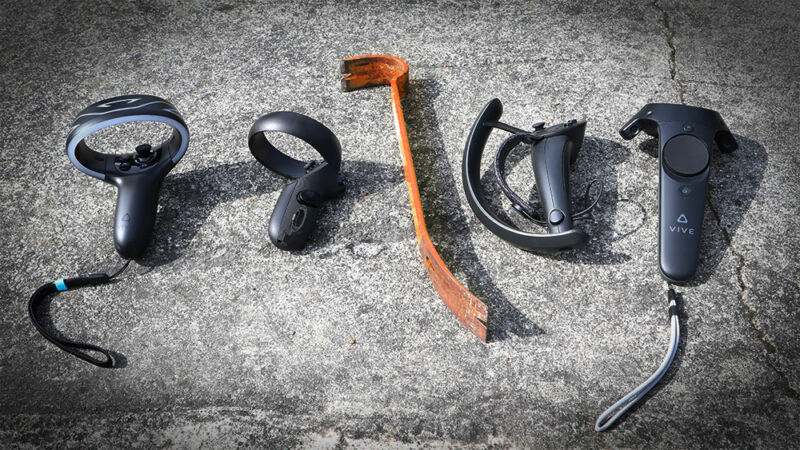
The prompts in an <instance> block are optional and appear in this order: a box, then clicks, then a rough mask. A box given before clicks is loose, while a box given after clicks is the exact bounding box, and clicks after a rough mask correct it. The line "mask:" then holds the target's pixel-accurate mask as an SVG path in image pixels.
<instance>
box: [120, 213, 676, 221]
mask: <svg viewBox="0 0 800 450" xmlns="http://www.w3.org/2000/svg"><path fill="white" fill-rule="evenodd" d="M122 220H123V221H125V222H127V221H129V220H131V216H130V215H129V214H125V215H124V216H122ZM678 222H680V219H678Z"/></svg>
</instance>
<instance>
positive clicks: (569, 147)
mask: <svg viewBox="0 0 800 450" xmlns="http://www.w3.org/2000/svg"><path fill="white" fill-rule="evenodd" d="M502 114H503V104H502V103H501V102H500V100H498V99H493V100H491V101H490V102H489V103H487V104H486V106H485V107H484V108H483V111H482V112H481V114H480V115H479V116H478V119H477V120H476V121H475V124H474V125H473V126H472V130H471V131H470V134H469V137H468V138H467V145H466V147H465V149H464V160H463V163H462V173H461V176H462V181H463V183H464V192H465V193H466V195H467V201H468V202H469V206H470V207H471V208H472V211H473V212H474V213H475V215H476V216H477V217H478V219H479V220H480V221H481V222H482V223H483V224H484V225H485V226H486V227H487V228H488V229H489V230H490V231H491V232H492V233H494V234H496V235H497V236H498V237H500V238H501V239H503V240H505V241H508V242H509V243H511V244H513V245H514V246H516V247H519V248H521V249H523V250H527V251H533V252H542V253H546V252H554V251H558V250H563V249H571V248H580V247H582V246H584V245H585V244H586V242H587V241H588V240H589V235H588V234H587V233H586V232H585V231H583V230H580V229H578V228H575V226H574V224H573V219H575V218H578V217H582V216H584V215H586V214H587V213H588V212H589V211H590V210H591V209H592V208H593V207H594V206H595V205H596V204H597V200H595V201H594V202H593V203H592V205H590V206H589V207H588V208H585V209H584V210H583V211H580V212H578V213H575V214H573V213H572V212H571V207H570V186H569V168H570V166H571V165H572V164H573V163H574V162H575V160H576V159H577V157H578V151H579V150H580V149H581V146H582V145H583V137H584V134H585V132H586V121H585V120H580V121H578V120H570V121H568V122H565V123H561V124H557V125H552V126H550V127H545V126H544V122H540V123H536V124H534V125H533V130H532V131H525V130H522V129H519V128H516V127H513V126H511V125H508V124H505V123H502V122H500V121H499V120H500V117H501V116H502ZM495 128H498V129H501V130H504V131H507V132H510V133H513V134H512V135H511V136H510V137H508V138H507V139H506V140H505V141H504V142H503V143H502V144H501V145H500V148H499V149H498V151H497V154H496V157H495V172H496V174H497V180H498V183H499V184H500V188H501V189H502V191H503V193H504V194H505V195H506V196H507V197H508V198H509V199H510V200H511V201H512V203H513V206H514V209H515V210H516V211H517V212H519V213H520V214H522V215H523V216H525V217H526V218H528V219H530V220H532V221H534V222H536V223H538V224H540V225H544V226H547V229H548V231H549V233H529V232H526V231H522V230H520V229H518V228H517V227H515V226H514V225H513V224H511V223H509V222H508V221H506V220H503V219H502V218H501V217H500V216H499V215H498V214H497V213H495V212H494V211H492V209H491V208H490V206H489V203H488V201H487V200H486V197H485V196H484V195H483V192H482V191H481V186H480V184H481V182H480V172H481V157H482V156H483V152H484V148H485V147H486V142H487V140H488V139H489V136H490V135H491V133H492V130H493V129H495ZM522 142H527V143H530V144H532V145H533V150H532V152H531V163H532V164H533V174H534V178H535V180H536V186H537V188H538V191H539V198H540V203H541V204H542V209H543V215H542V216H541V217H539V214H537V212H536V209H535V208H534V207H533V206H532V205H530V204H529V203H528V202H526V201H525V200H524V199H522V197H520V196H519V195H517V194H516V193H514V192H513V191H512V190H511V189H510V188H509V186H508V184H507V183H506V180H505V168H504V166H505V161H506V158H507V157H508V154H509V152H510V151H511V150H512V149H514V148H515V147H516V146H517V145H519V144H520V143H522ZM590 186H591V184H590ZM598 198H599V195H598Z"/></svg>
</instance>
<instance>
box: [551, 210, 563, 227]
mask: <svg viewBox="0 0 800 450" xmlns="http://www.w3.org/2000/svg"><path fill="white" fill-rule="evenodd" d="M548 220H550V223H551V224H553V225H558V224H560V223H561V222H562V221H563V220H564V213H563V212H561V210H560V209H554V210H552V211H550V215H549V216H548Z"/></svg>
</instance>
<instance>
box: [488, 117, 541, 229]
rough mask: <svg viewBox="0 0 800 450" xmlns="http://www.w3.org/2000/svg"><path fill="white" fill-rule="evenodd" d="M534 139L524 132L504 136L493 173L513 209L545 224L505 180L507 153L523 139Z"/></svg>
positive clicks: (496, 156)
mask: <svg viewBox="0 0 800 450" xmlns="http://www.w3.org/2000/svg"><path fill="white" fill-rule="evenodd" d="M535 139H536V136H534V135H533V134H531V133H524V132H523V133H515V134H512V135H511V136H509V137H508V138H506V140H505V141H503V143H502V144H500V148H499V149H497V153H496V154H495V157H494V173H495V175H497V182H498V184H499V185H500V189H501V190H502V191H503V194H505V195H506V197H508V199H509V200H511V203H512V204H513V205H514V209H516V210H517V211H519V212H520V213H521V214H522V215H524V216H525V217H527V218H528V219H530V220H532V221H534V222H536V223H538V224H540V225H545V224H546V223H547V222H545V221H544V220H542V219H541V218H539V217H538V215H537V214H536V210H535V208H534V207H533V205H531V204H530V203H528V202H526V201H525V200H523V199H522V197H520V196H519V195H517V193H516V192H514V191H512V190H511V188H510V187H509V186H508V183H507V182H506V159H508V155H509V153H511V150H513V149H515V148H516V147H517V146H518V145H519V144H520V143H521V142H523V141H526V142H527V141H532V140H535Z"/></svg>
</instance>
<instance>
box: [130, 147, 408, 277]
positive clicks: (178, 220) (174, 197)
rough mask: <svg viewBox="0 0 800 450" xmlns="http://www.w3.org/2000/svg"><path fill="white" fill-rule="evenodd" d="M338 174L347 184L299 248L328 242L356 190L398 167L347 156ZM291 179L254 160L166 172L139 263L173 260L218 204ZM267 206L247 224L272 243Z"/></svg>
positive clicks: (372, 188)
mask: <svg viewBox="0 0 800 450" xmlns="http://www.w3.org/2000/svg"><path fill="white" fill-rule="evenodd" d="M367 175H368V176H367ZM342 176H343V178H344V180H345V185H346V186H347V187H346V190H345V192H344V193H343V194H342V195H341V196H340V197H338V198H337V199H335V200H332V201H330V202H327V203H325V205H324V206H323V211H322V215H321V217H320V221H319V222H318V223H317V228H316V229H315V230H314V231H313V232H312V234H311V238H310V241H309V244H308V245H307V246H306V247H305V248H304V249H303V250H300V251H298V252H297V253H298V254H308V253H310V252H314V251H316V250H319V248H320V247H323V246H325V245H326V244H327V243H328V242H330V240H331V239H332V238H333V237H334V236H335V235H336V232H337V231H338V229H339V228H340V227H341V224H342V223H343V222H344V221H345V220H346V218H347V217H348V216H349V215H350V213H351V210H352V208H353V205H354V204H355V202H356V201H357V200H358V198H359V192H362V195H363V193H364V192H377V191H380V190H381V189H384V188H386V187H387V184H386V183H385V182H382V181H384V180H387V179H393V178H397V170H396V169H395V168H394V167H392V165H390V164H381V163H374V162H364V161H346V162H345V163H344V164H343V170H342ZM374 180H377V181H374ZM290 182H291V180H290V179H288V178H285V177H282V176H280V175H277V174H275V173H273V172H271V171H270V170H269V169H267V168H266V167H264V166H262V165H261V164H260V163H258V162H257V161H256V160H252V161H247V162H239V163H234V164H224V165H219V166H214V167H209V168H205V169H198V170H193V171H191V172H184V173H180V174H176V175H174V176H168V177H167V178H166V179H165V181H164V186H163V188H162V191H161V196H160V200H161V206H162V208H161V210H160V211H159V212H158V217H157V218H156V227H155V231H154V233H153V241H152V243H151V246H150V248H148V251H147V253H146V254H145V257H144V258H142V259H141V260H140V261H139V263H140V264H141V265H143V266H150V270H152V268H154V267H157V266H160V265H163V264H168V263H170V262H172V261H175V260H176V259H177V258H179V257H181V256H182V255H183V254H184V252H185V251H186V248H187V247H188V246H189V244H190V243H191V241H192V239H193V238H194V237H195V235H196V234H197V232H198V231H199V230H200V228H201V227H202V226H203V224H204V223H205V222H206V220H208V217H209V216H210V215H211V212H212V211H213V210H214V208H216V207H217V205H219V204H222V203H225V202H229V201H233V200H239V199H245V198H250V197H256V196H258V195H262V194H264V193H267V192H276V191H280V190H281V189H283V187H284V186H286V185H288V184H289V183H290ZM272 206H274V205H270V207H269V208H268V209H265V210H264V211H262V214H261V217H262V218H263V220H260V221H259V222H258V223H255V224H252V226H253V227H255V228H258V229H261V230H263V233H262V236H263V241H264V243H265V245H272V244H271V243H270V242H269V235H268V226H269V220H270V216H271V214H272ZM227 244H228V245H231V246H235V245H237V242H235V241H231V242H227Z"/></svg>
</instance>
